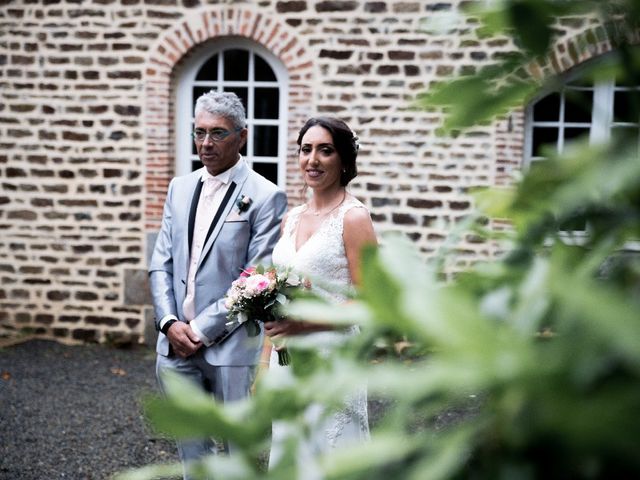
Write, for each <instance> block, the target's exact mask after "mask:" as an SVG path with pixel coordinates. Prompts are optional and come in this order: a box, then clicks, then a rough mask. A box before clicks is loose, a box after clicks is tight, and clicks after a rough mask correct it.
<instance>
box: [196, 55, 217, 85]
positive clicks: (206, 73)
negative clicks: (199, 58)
mask: <svg viewBox="0 0 640 480" xmlns="http://www.w3.org/2000/svg"><path fill="white" fill-rule="evenodd" d="M196 80H218V55H217V54H216V55H214V56H213V57H211V58H210V59H209V60H207V62H206V63H205V64H204V65H202V67H200V70H198V74H197V75H196Z"/></svg>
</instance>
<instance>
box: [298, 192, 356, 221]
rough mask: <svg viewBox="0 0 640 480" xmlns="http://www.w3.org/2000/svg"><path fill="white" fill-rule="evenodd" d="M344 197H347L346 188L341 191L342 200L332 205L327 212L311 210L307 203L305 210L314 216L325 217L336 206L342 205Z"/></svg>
mask: <svg viewBox="0 0 640 480" xmlns="http://www.w3.org/2000/svg"><path fill="white" fill-rule="evenodd" d="M345 198H347V192H346V190H345V191H344V192H343V193H342V200H340V202H338V204H337V205H336V206H335V207H333V208H332V209H331V210H329V211H328V212H325V213H321V212H319V211H315V212H312V211H311V209H310V208H309V204H307V211H308V212H309V213H310V214H311V215H313V216H314V217H326V216H327V215H329V214H330V213H331V212H333V211H334V210H335V209H336V208H338V207H339V206H340V205H342V203H343V202H344V200H345Z"/></svg>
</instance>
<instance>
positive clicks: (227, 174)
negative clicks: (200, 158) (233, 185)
mask: <svg viewBox="0 0 640 480" xmlns="http://www.w3.org/2000/svg"><path fill="white" fill-rule="evenodd" d="M241 162H244V159H243V158H242V155H238V161H237V162H236V164H235V165H234V166H233V167H231V168H230V169H228V170H225V171H224V172H222V173H220V174H218V175H211V174H210V173H209V172H208V171H207V167H202V168H201V169H200V170H201V171H202V174H201V175H200V181H201V182H204V181H205V180H206V179H207V178H215V179H216V180H218V181H219V182H221V183H222V184H223V185H227V184H228V183H229V180H231V177H232V176H233V174H234V173H235V171H236V170H237V169H238V168H239V167H240V163H241Z"/></svg>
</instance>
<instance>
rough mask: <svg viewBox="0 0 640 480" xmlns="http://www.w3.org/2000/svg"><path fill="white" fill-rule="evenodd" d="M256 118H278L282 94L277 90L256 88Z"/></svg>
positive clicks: (254, 114) (254, 115)
mask: <svg viewBox="0 0 640 480" xmlns="http://www.w3.org/2000/svg"><path fill="white" fill-rule="evenodd" d="M255 92H256V93H255V112H254V113H253V117H254V118H278V104H279V103H280V94H279V91H278V89H277V88H256V90H255Z"/></svg>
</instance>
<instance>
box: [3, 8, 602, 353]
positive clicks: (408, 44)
mask: <svg viewBox="0 0 640 480" xmlns="http://www.w3.org/2000/svg"><path fill="white" fill-rule="evenodd" d="M465 3H466V2H463V1H460V0H449V1H424V0H422V1H397V0H386V1H369V0H346V1H341V0H333V1H331V0H326V1H311V0H295V1H275V0H256V1H215V0H209V1H200V0H67V1H63V0H22V1H12V2H3V3H2V6H0V99H1V100H0V278H1V287H0V335H15V334H18V333H20V332H31V333H35V334H37V335H40V336H44V337H55V338H58V339H61V340H65V341H95V342H103V341H133V342H138V341H142V340H143V339H144V338H145V336H146V337H147V338H148V339H149V338H152V337H153V332H149V325H150V324H151V311H150V308H149V305H148V303H149V299H148V292H147V285H146V273H145V269H146V264H147V257H148V253H149V250H150V248H152V245H153V238H154V233H155V232H156V231H157V229H158V227H159V222H160V218H161V213H162V203H163V201H164V195H165V192H166V188H167V186H168V182H169V180H170V178H171V177H172V176H173V174H174V171H175V164H174V157H175V139H174V137H175V131H174V108H175V105H174V98H175V80H176V78H177V76H176V72H178V71H179V69H180V66H181V64H182V62H184V60H185V58H188V57H189V55H190V54H191V53H192V52H193V51H194V49H196V48H198V47H199V46H202V45H205V44H206V42H207V41H210V40H211V39H220V38H225V37H238V36H239V37H243V38H247V39H249V40H251V41H253V42H255V43H257V44H259V45H262V46H264V47H266V48H267V49H269V50H270V51H271V52H273V53H274V54H275V55H276V56H277V57H278V58H279V59H280V60H281V61H282V63H283V64H284V65H285V67H286V68H287V72H288V76H289V92H288V105H289V111H288V112H287V113H288V122H289V131H290V133H289V142H288V145H289V147H288V148H289V151H288V164H287V190H288V193H289V196H290V202H291V203H292V204H295V203H297V202H299V201H300V194H299V191H300V186H301V185H300V179H299V176H298V173H297V167H296V158H295V148H294V147H295V145H294V143H295V136H296V132H297V130H298V129H299V128H300V126H301V125H302V123H303V122H304V120H305V119H306V118H307V117H308V116H310V115H313V114H331V115H336V116H339V117H341V118H343V119H344V120H345V121H347V122H348V123H349V124H350V126H352V128H353V129H354V130H355V131H356V132H357V134H358V136H359V137H360V139H361V151H360V155H359V158H358V160H359V170H360V175H359V176H358V178H357V179H356V180H355V181H354V183H353V184H352V187H351V191H352V193H354V194H355V195H356V196H357V197H359V198H360V199H361V200H362V201H364V202H365V203H366V204H367V205H368V207H369V208H370V210H371V213H372V217H373V219H374V221H375V226H376V229H377V231H378V233H380V234H382V233H384V232H387V231H399V232H402V233H404V234H405V235H407V236H408V237H409V238H410V239H412V240H413V241H414V242H415V244H416V246H417V248H419V249H420V250H421V251H422V252H424V254H425V255H429V254H430V253H432V252H433V251H435V250H436V249H437V248H438V247H439V246H440V245H441V244H442V242H443V241H444V239H445V237H446V235H447V233H448V232H449V231H450V230H451V229H452V228H453V227H454V226H455V225H456V224H458V223H459V222H460V220H462V219H464V218H465V216H466V215H467V214H468V213H469V212H470V210H471V209H472V208H473V205H472V202H471V199H470V197H469V196H468V195H467V192H468V191H469V189H470V188H472V187H478V186H489V185H508V183H509V181H510V180H509V179H510V173H511V172H512V171H513V170H514V169H518V168H520V163H521V159H522V144H523V115H522V112H521V111H520V112H513V114H512V115H511V116H510V118H507V119H504V120H501V121H499V122H496V123H495V124H493V125H487V126H484V127H482V128H477V129H474V130H472V131H470V132H467V133H466V134H465V135H462V136H460V137H458V138H456V139H450V138H440V137H438V136H436V130H437V128H438V126H439V125H440V122H441V115H440V114H439V113H437V112H425V111H420V110H416V109H415V108H413V101H414V99H415V96H416V95H417V94H418V93H420V92H423V91H425V90H426V89H428V88H429V86H430V85H431V84H432V83H433V82H434V81H440V80H444V79H446V78H448V77H449V76H450V75H452V74H457V73H465V72H472V71H474V70H475V69H477V68H478V67H480V66H482V65H485V64H488V63H490V62H492V61H493V60H495V59H496V58H497V57H498V56H499V55H502V54H504V53H505V52H508V51H510V50H511V49H512V46H511V45H510V44H509V43H508V42H507V41H506V40H480V39H478V38H477V37H476V36H475V35H474V34H473V27H474V23H473V22H472V21H468V20H465V19H464V18H463V17H461V16H457V15H456V13H457V12H458V11H459V10H460V9H461V8H462V7H463V6H464V5H465ZM434 21H435V22H436V23H443V22H444V23H446V24H447V28H446V29H445V30H442V31H430V32H427V31H426V26H427V25H429V22H434ZM425 22H426V23H425ZM447 22H448V23H447ZM558 27H559V28H560V29H562V30H563V32H564V37H563V40H562V41H561V42H559V43H558V46H557V48H556V53H555V54H554V55H553V56H552V58H549V59H547V60H546V61H545V62H544V63H541V64H540V65H535V66H532V70H531V73H532V74H533V75H536V74H539V73H540V72H542V71H545V72H556V73H560V72H562V71H565V70H567V69H569V68H571V67H572V66H574V65H576V64H578V63H580V62H581V61H583V60H585V59H587V58H590V57H592V56H596V55H598V54H600V53H603V52H606V51H607V50H608V49H609V48H610V46H609V44H608V42H607V39H606V37H605V36H604V35H603V32H602V31H600V30H599V29H598V26H597V25H596V24H594V23H593V21H590V20H587V19H564V20H563V21H562V22H561V23H560V24H559V26H558ZM586 37H589V38H590V39H591V40H594V41H592V42H591V45H592V46H591V47H589V49H587V50H584V49H583V48H582V47H581V45H582V42H581V39H584V38H586ZM591 37H592V38H591ZM454 253H455V255H452V257H451V258H452V260H451V268H453V269H455V268H461V267H463V266H465V265H468V264H470V263H472V262H474V261H476V260H478V259H481V258H490V257H492V256H493V255H494V254H495V252H494V250H493V247H492V246H491V245H489V244H485V243H482V242H478V240H477V239H476V238H475V237H473V236H472V235H469V236H467V237H463V238H462V239H461V240H460V242H459V244H458V245H457V246H456V249H455V252H454Z"/></svg>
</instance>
